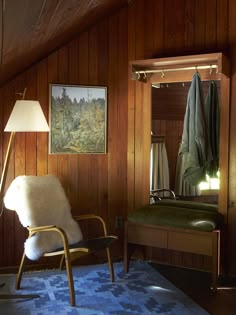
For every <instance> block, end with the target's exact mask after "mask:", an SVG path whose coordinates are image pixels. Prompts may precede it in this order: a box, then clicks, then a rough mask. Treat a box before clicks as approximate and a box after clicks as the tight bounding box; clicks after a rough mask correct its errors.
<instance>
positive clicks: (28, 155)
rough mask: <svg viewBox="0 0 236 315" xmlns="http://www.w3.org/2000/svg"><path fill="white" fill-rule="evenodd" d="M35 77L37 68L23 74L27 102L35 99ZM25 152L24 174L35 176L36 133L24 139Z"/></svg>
mask: <svg viewBox="0 0 236 315" xmlns="http://www.w3.org/2000/svg"><path fill="white" fill-rule="evenodd" d="M36 76H37V68H36V67H32V68H30V69H29V70H27V72H26V74H25V82H26V84H25V85H26V88H27V91H26V98H27V99H29V100H36V99H37V84H36V83H37V82H36V80H35V77H36ZM25 145H26V152H25V174H26V175H36V173H37V167H36V165H37V163H36V161H37V136H36V132H28V133H27V134H26V139H25Z"/></svg>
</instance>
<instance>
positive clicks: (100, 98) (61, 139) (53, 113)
mask: <svg viewBox="0 0 236 315" xmlns="http://www.w3.org/2000/svg"><path fill="white" fill-rule="evenodd" d="M50 89H51V91H50V93H51V100H50V102H51V104H50V153H51V154H57V153H61V154H65V153H70V154H72V153H105V152H106V110H107V108H106V107H107V106H106V88H105V87H80V86H66V85H64V86H63V85H51V86H50Z"/></svg>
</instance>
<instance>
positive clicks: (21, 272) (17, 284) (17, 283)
mask: <svg viewBox="0 0 236 315" xmlns="http://www.w3.org/2000/svg"><path fill="white" fill-rule="evenodd" d="M25 260H26V256H25V252H24V253H23V256H22V258H21V263H20V267H19V270H18V273H17V277H16V290H19V289H20V283H21V278H22V274H23V271H24V263H25Z"/></svg>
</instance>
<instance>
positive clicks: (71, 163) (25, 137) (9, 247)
mask: <svg viewBox="0 0 236 315" xmlns="http://www.w3.org/2000/svg"><path fill="white" fill-rule="evenodd" d="M127 14H128V11H127V10H126V8H125V9H122V10H120V11H119V12H117V14H115V15H113V16H111V17H108V18H106V19H104V20H103V21H101V22H100V23H98V24H97V25H95V26H94V27H92V28H90V29H88V30H87V31H85V32H83V33H82V34H80V35H78V37H77V38H75V39H74V40H73V41H71V42H69V43H68V44H67V45H66V46H63V47H61V48H60V49H58V50H56V51H55V52H53V53H52V54H51V55H50V56H48V57H47V58H45V59H43V60H41V61H40V62H39V63H37V64H36V65H34V66H33V67H31V68H29V69H28V70H27V71H25V72H24V73H22V74H21V75H19V76H18V77H17V78H15V79H14V80H12V81H11V82H9V83H8V84H6V85H5V86H4V87H3V88H1V89H0V99H1V106H0V110H1V118H0V124H1V134H0V163H1V166H2V163H3V158H4V154H5V152H6V145H7V141H8V138H9V134H6V133H3V129H4V126H5V124H6V122H7V119H8V117H9V115H10V112H11V110H12V107H13V105H14V103H15V100H16V99H17V98H19V97H18V96H17V95H16V92H22V91H23V89H24V87H27V93H26V99H37V100H39V101H40V103H41V106H42V108H43V111H44V113H45V115H46V117H47V118H48V114H49V84H50V83H61V84H77V85H101V86H107V88H108V115H107V137H108V139H107V153H106V154H78V155H77V154H74V155H66V154H65V155H49V154H48V134H47V133H37V134H35V133H28V134H26V133H17V135H16V141H15V150H14V153H13V154H12V157H11V161H10V166H9V171H8V176H7V183H6V187H7V186H8V185H9V183H10V182H11V181H12V180H13V179H14V178H15V177H16V176H18V175H23V174H26V175H45V174H54V175H56V176H58V177H59V179H60V180H61V182H62V184H63V186H64V188H65V190H66V193H67V195H68V197H69V200H70V203H71V206H72V213H73V214H75V215H76V214H81V213H95V214H99V215H101V216H102V217H103V218H104V219H105V221H106V222H107V224H108V229H109V231H110V232H111V233H115V234H117V235H118V236H120V240H119V242H117V244H116V248H115V249H114V254H115V256H116V257H119V258H120V257H121V256H122V254H123V252H122V230H120V229H115V217H116V216H122V217H123V218H124V217H125V215H126V202H127V156H126V152H127V150H126V148H127V88H128V83H127V80H128V78H127V64H128V55H127ZM95 232H96V229H95V228H94V226H87V233H86V234H87V236H89V237H92V236H93V234H94V233H95ZM0 238H1V242H0V265H1V266H2V267H9V266H15V265H18V264H19V261H20V257H21V255H22V251H23V242H24V240H25V230H24V228H22V226H21V224H20V223H19V220H18V216H17V215H16V214H15V213H14V212H12V211H9V210H4V212H3V214H2V216H1V217H0Z"/></svg>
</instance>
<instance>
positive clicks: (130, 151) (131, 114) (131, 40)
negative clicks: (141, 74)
mask: <svg viewBox="0 0 236 315" xmlns="http://www.w3.org/2000/svg"><path fill="white" fill-rule="evenodd" d="M135 16H136V14H135V5H134V2H131V4H130V5H129V8H128V20H129V21H130V22H129V25H128V44H127V45H128V61H132V60H135V36H136V33H135ZM128 71H130V68H128ZM129 75H130V73H129ZM127 120H128V127H127V128H128V129H127V141H128V143H127V191H128V192H129V193H128V200H127V207H128V212H130V211H132V210H133V209H134V200H135V189H134V187H135V159H134V154H135V152H134V147H135V138H134V136H135V132H134V128H135V123H134V122H135V81H132V80H128V117H127Z"/></svg>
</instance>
